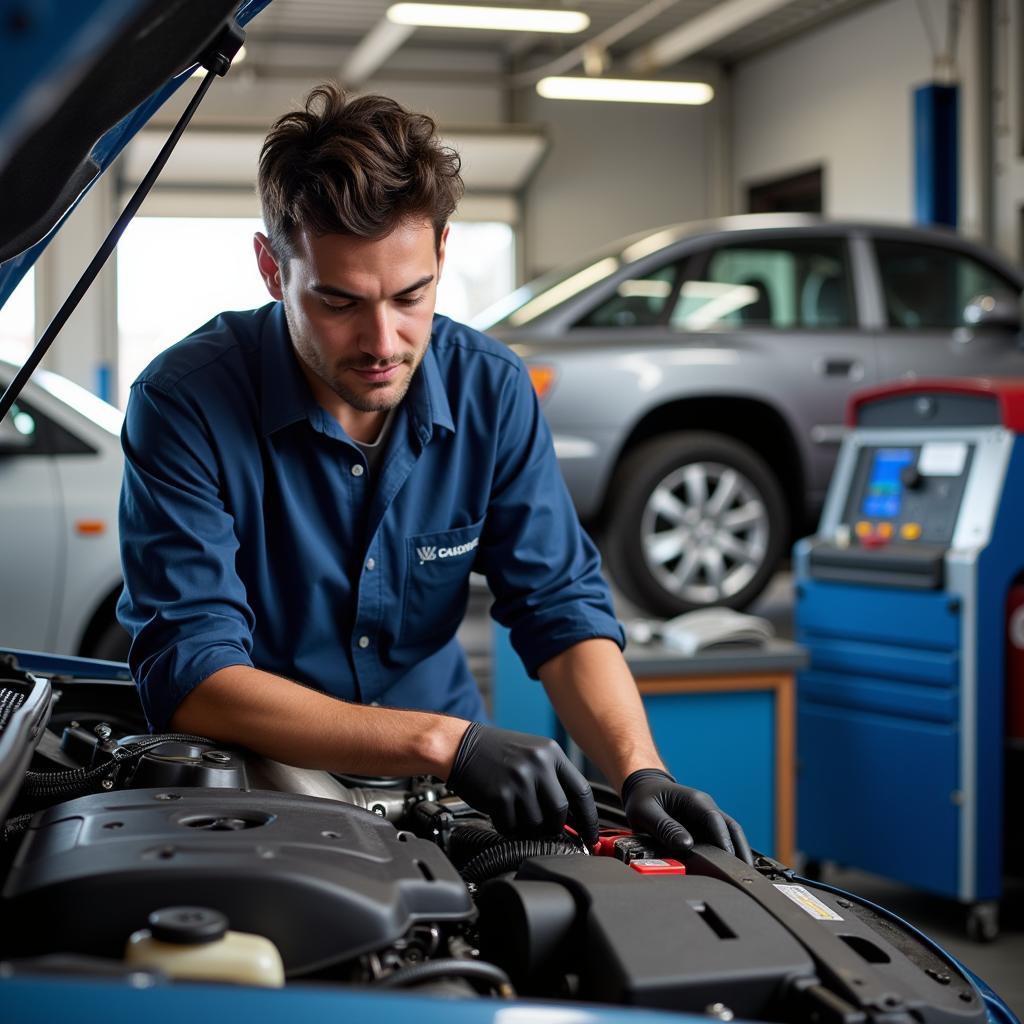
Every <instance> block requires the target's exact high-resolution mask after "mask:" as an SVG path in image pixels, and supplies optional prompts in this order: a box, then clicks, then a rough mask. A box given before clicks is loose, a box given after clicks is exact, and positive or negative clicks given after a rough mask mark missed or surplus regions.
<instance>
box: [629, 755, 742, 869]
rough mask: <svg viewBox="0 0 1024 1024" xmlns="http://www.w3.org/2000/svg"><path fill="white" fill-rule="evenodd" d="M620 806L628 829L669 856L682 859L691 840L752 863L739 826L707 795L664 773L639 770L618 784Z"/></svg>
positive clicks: (653, 770) (647, 769) (655, 770)
mask: <svg viewBox="0 0 1024 1024" xmlns="http://www.w3.org/2000/svg"><path fill="white" fill-rule="evenodd" d="M622 806H623V807H624V808H625V811H626V818H627V819H628V820H629V824H630V826H631V827H632V828H633V829H634V830H635V831H637V832H643V833H645V834H646V835H649V836H652V837H653V838H655V839H657V840H658V842H659V843H661V845H662V846H664V847H665V848H666V849H667V850H668V851H669V852H670V853H674V854H677V855H682V856H685V855H686V854H687V853H688V852H689V851H690V849H691V848H692V847H693V843H694V840H697V841H699V842H702V843H711V844H712V845H713V846H718V847H721V848H722V849H723V850H725V852H726V853H733V854H735V855H736V856H737V857H739V858H740V860H743V861H746V862H747V863H748V864H753V862H754V858H753V855H752V854H751V852H750V844H749V843H748V842H747V837H746V836H745V835H744V834H743V829H742V828H740V826H739V823H738V822H737V821H735V820H734V819H732V818H730V817H729V815H728V814H725V813H723V812H722V811H721V810H720V809H719V807H718V805H717V804H716V803H715V801H714V800H712V799H711V797H710V796H708V794H707V793H703V792H701V791H700V790H699V789H691V788H690V787H689V786H680V785H679V783H678V782H676V780H675V779H673V778H672V776H671V775H669V774H668V772H663V771H660V770H659V769H657V768H641V769H640V771H636V772H633V774H632V775H630V776H629V778H627V779H626V781H625V782H624V783H623V784H622Z"/></svg>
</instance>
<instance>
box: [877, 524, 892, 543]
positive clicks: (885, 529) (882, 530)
mask: <svg viewBox="0 0 1024 1024" xmlns="http://www.w3.org/2000/svg"><path fill="white" fill-rule="evenodd" d="M892 532H893V531H892V523H879V524H878V536H879V537H881V538H882V540H889V539H890V538H891V537H892Z"/></svg>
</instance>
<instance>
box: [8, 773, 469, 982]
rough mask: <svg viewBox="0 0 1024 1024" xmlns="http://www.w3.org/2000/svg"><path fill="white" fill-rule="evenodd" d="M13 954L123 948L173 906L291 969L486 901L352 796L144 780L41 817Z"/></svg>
mask: <svg viewBox="0 0 1024 1024" xmlns="http://www.w3.org/2000/svg"><path fill="white" fill-rule="evenodd" d="M3 900H4V902H3V904H0V916H2V917H3V920H4V922H5V927H4V928H3V929H2V930H0V946H2V952H3V954H5V955H7V956H31V955H39V954H42V953H51V952H80V953H92V954H96V955H100V956H112V957H116V956H120V955H121V953H122V951H123V949H124V943H125V940H126V939H127V938H128V936H129V935H130V934H131V933H132V932H133V931H135V930H136V929H138V928H143V927H145V925H146V918H147V916H148V914H149V913H150V912H151V911H153V910H157V909H159V908H161V907H168V906H175V905H181V904H187V905H192V906H205V907H212V908H214V909H215V910H219V911H221V912H222V913H224V914H226V915H227V917H228V920H229V922H230V925H231V927H232V928H233V929H235V930H237V931H245V932H255V933H257V934H260V935H265V936H266V937H267V938H269V939H271V940H272V941H273V942H274V943H275V944H276V945H277V947H278V949H279V950H280V952H281V956H282V957H283V959H284V964H285V969H286V971H287V972H288V973H289V974H293V975H294V974H300V973H305V972H308V971H311V970H314V969H317V968H319V967H322V966H326V965H327V964H331V963H335V962H343V961H345V960H348V959H351V958H352V957H354V956H357V955H358V954H360V953H364V952H368V951H370V950H375V949H381V948H383V947H386V946H387V945H389V944H390V943H392V942H393V941H394V940H396V939H398V938H400V937H401V936H402V935H404V934H405V932H406V931H408V929H409V928H410V926H411V925H413V924H415V923H418V922H420V921H431V922H435V921H460V920H465V919H467V918H471V917H472V916H473V914H474V908H473V903H472V900H471V899H470V896H469V893H468V892H467V890H466V886H465V884H464V883H463V882H462V880H461V879H460V878H459V876H458V873H457V872H456V871H455V869H454V867H452V865H451V863H450V862H449V861H448V860H447V858H446V857H445V856H444V854H443V853H442V852H441V851H440V850H439V849H438V848H437V847H436V846H434V845H433V844H432V843H429V842H427V841H425V840H422V839H417V838H416V837H414V836H412V835H409V834H408V833H399V832H397V831H396V830H395V828H394V826H393V825H391V824H390V823H389V822H387V821H385V820H383V819H382V818H379V817H377V816H376V815H374V814H371V813H370V812H369V811H365V810H362V809H361V808H358V807H353V806H350V805H347V804H341V803H337V802H335V801H333V800H321V799H316V798H312V797H297V796H294V795H291V794H281V793H269V792H251V793H245V792H213V791H209V790H206V791H203V790H188V789H181V790H173V791H168V790H155V789H137V790H124V791H120V792H113V793H104V794H100V795H96V796H87V797H81V798H79V799H77V800H72V801H69V802H67V803H64V804H60V805H58V806H56V807H52V808H50V809H49V810H47V811H44V812H41V813H40V814H39V815H37V817H36V819H35V820H34V821H33V822H32V826H31V827H30V829H29V832H28V834H27V835H26V837H25V840H24V842H23V845H22V847H21V849H20V850H19V852H18V856H17V859H16V861H15V865H14V868H13V870H12V871H11V873H10V875H9V877H8V880H7V884H6V886H5V888H4V893H3Z"/></svg>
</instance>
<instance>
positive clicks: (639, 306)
mask: <svg viewBox="0 0 1024 1024" xmlns="http://www.w3.org/2000/svg"><path fill="white" fill-rule="evenodd" d="M678 277H679V267H678V265H677V264H675V263H670V264H668V265H667V266H664V267H659V268H658V269H657V270H655V271H653V272H652V273H650V274H647V275H646V276H644V277H633V278H630V279H629V280H627V281H622V282H621V283H620V284H619V286H618V288H616V289H615V294H614V295H612V297H611V298H610V299H605V301H604V302H602V303H601V305H600V306H598V307H597V308H596V309H592V310H591V311H590V312H589V313H588V314H587V315H586V316H584V317H582V318H581V319H580V320H578V321H577V322H576V324H575V326H576V327H655V326H657V325H658V324H663V323H664V322H665V316H666V314H667V312H668V309H669V304H670V300H671V299H672V298H673V296H674V294H675V290H676V282H677V279H678Z"/></svg>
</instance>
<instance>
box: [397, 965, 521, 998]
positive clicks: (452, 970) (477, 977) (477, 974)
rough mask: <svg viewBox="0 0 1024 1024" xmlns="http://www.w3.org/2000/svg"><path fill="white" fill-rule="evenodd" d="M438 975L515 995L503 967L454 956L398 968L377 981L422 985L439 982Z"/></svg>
mask: <svg viewBox="0 0 1024 1024" xmlns="http://www.w3.org/2000/svg"><path fill="white" fill-rule="evenodd" d="M439 978H465V979H466V980H467V981H471V982H485V983H486V984H487V987H488V988H492V989H494V990H496V991H497V992H499V993H501V995H503V996H514V995H515V989H513V988H512V982H511V981H509V978H508V975H507V974H506V973H505V972H504V971H503V970H502V969H501V968H500V967H496V966H495V965H494V964H489V963H487V962H486V961H485V960H457V959H455V958H454V957H452V958H449V959H445V960H425V961H424V962H423V963H420V964H409V965H408V966H406V967H399V968H398V969H397V970H395V971H392V972H391V973H390V974H387V975H385V976H384V977H383V978H380V979H379V980H378V982H377V984H378V985H379V986H380V987H381V988H404V987H405V986H406V985H419V984H421V983H422V982H425V981H437V980H438V979H439Z"/></svg>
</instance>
